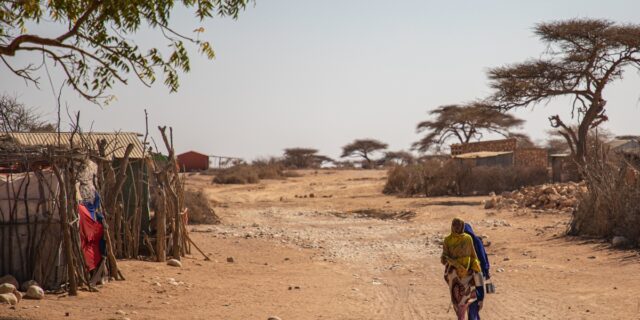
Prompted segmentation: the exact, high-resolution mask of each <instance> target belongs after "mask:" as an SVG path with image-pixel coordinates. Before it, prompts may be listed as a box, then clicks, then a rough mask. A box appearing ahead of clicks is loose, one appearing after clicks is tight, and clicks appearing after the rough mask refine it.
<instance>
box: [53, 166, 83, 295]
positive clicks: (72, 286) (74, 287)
mask: <svg viewBox="0 0 640 320" xmlns="http://www.w3.org/2000/svg"><path fill="white" fill-rule="evenodd" d="M53 172H54V173H55V175H56V178H57V179H58V183H59V184H60V195H59V199H60V200H59V203H58V210H60V226H61V227H62V246H63V249H64V252H65V258H66V260H67V276H68V277H69V295H70V296H75V295H78V283H77V281H76V274H75V267H74V261H73V248H72V246H71V232H70V231H69V220H68V214H67V208H68V206H67V186H66V184H65V183H64V179H63V178H62V175H61V174H60V170H59V169H58V167H57V166H56V165H55V164H54V165H53Z"/></svg>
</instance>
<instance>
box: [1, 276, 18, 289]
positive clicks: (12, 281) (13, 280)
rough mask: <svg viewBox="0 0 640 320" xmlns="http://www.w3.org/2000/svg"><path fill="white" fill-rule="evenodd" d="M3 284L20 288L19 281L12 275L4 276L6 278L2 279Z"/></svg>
mask: <svg viewBox="0 0 640 320" xmlns="http://www.w3.org/2000/svg"><path fill="white" fill-rule="evenodd" d="M3 283H10V284H12V285H13V286H14V287H16V288H18V287H20V284H19V283H18V280H16V278H14V277H13V276H12V275H10V274H7V275H4V276H2V277H0V284H3Z"/></svg>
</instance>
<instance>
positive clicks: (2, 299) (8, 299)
mask: <svg viewBox="0 0 640 320" xmlns="http://www.w3.org/2000/svg"><path fill="white" fill-rule="evenodd" d="M3 303H6V304H10V305H12V306H15V305H16V304H17V303H18V298H16V295H15V294H13V293H3V294H0V304H3Z"/></svg>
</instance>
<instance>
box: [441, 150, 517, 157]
mask: <svg viewBox="0 0 640 320" xmlns="http://www.w3.org/2000/svg"><path fill="white" fill-rule="evenodd" d="M511 153H513V152H512V151H480V152H469V153H463V154H459V155H455V156H453V157H454V158H456V159H475V158H490V157H495V156H501V155H503V154H511Z"/></svg>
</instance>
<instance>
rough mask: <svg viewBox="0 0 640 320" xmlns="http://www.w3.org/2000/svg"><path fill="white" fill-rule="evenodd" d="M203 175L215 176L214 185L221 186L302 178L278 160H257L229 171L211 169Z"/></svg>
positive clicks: (236, 166)
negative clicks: (218, 184) (263, 180)
mask: <svg viewBox="0 0 640 320" xmlns="http://www.w3.org/2000/svg"><path fill="white" fill-rule="evenodd" d="M202 174H204V175H213V176H215V177H214V178H213V183H220V184H247V183H258V182H260V180H262V179H286V178H289V177H299V176H300V175H299V174H298V173H296V172H293V171H287V170H286V166H285V164H284V163H283V161H282V160H281V159H278V158H268V159H256V160H254V161H253V162H251V164H250V165H248V164H239V165H235V166H233V167H231V168H228V169H209V170H207V171H205V172H203V173H202Z"/></svg>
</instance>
